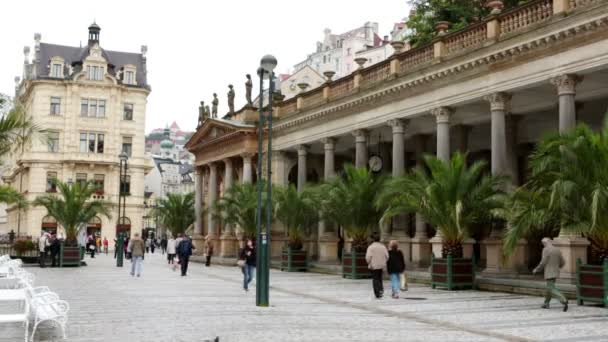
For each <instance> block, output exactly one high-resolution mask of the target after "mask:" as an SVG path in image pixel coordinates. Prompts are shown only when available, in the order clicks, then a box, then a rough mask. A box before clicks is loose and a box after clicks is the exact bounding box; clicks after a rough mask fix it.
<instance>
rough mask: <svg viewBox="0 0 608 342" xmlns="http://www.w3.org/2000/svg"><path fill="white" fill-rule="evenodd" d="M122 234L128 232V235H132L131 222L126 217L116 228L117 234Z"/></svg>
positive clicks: (122, 218)
mask: <svg viewBox="0 0 608 342" xmlns="http://www.w3.org/2000/svg"><path fill="white" fill-rule="evenodd" d="M121 232H126V233H127V234H130V233H131V220H130V219H129V218H128V217H126V216H123V217H121V218H120V219H119V220H118V225H117V226H116V233H121Z"/></svg>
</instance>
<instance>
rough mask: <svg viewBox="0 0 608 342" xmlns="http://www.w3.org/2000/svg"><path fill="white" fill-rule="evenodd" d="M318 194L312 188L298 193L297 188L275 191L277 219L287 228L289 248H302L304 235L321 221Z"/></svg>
mask: <svg viewBox="0 0 608 342" xmlns="http://www.w3.org/2000/svg"><path fill="white" fill-rule="evenodd" d="M315 195H316V193H315V191H314V190H313V189H312V188H308V187H307V188H304V190H303V191H302V192H298V190H297V189H296V187H295V186H293V185H289V186H286V187H276V188H274V189H273V197H274V202H275V210H274V212H275V217H276V218H277V219H278V220H279V221H281V222H282V223H283V224H284V225H285V227H286V228H287V233H288V237H289V247H290V248H292V249H296V250H298V249H301V248H302V239H303V235H304V234H305V233H306V231H307V230H308V229H310V228H311V227H312V226H313V225H314V224H316V223H317V222H318V221H319V209H318V207H317V201H316V199H317V197H316V196H315Z"/></svg>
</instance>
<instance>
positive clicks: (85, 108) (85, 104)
mask: <svg viewBox="0 0 608 342" xmlns="http://www.w3.org/2000/svg"><path fill="white" fill-rule="evenodd" d="M80 115H81V116H87V115H89V100H88V99H82V100H80Z"/></svg>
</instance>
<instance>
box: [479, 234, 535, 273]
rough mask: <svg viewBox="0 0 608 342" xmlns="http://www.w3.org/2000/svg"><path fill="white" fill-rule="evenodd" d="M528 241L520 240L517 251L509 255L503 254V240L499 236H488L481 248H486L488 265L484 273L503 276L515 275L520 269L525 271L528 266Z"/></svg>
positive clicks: (482, 242)
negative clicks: (506, 256)
mask: <svg viewBox="0 0 608 342" xmlns="http://www.w3.org/2000/svg"><path fill="white" fill-rule="evenodd" d="M527 244H528V243H527V242H526V240H524V239H521V240H519V242H518V243H517V247H516V248H515V252H513V254H512V255H511V256H510V257H509V258H505V257H504V256H503V247H502V246H503V241H502V239H501V238H498V237H488V238H487V239H485V240H483V241H481V248H482V250H485V257H486V267H485V269H484V270H483V272H482V274H484V275H489V276H494V275H500V276H501V277H515V276H516V275H517V273H518V271H525V270H526V268H527V266H526V262H527V255H526V254H527V249H526V246H527Z"/></svg>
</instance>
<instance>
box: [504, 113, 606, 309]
mask: <svg viewBox="0 0 608 342" xmlns="http://www.w3.org/2000/svg"><path fill="white" fill-rule="evenodd" d="M607 169H608V118H607V120H605V122H604V126H603V128H602V129H601V130H600V131H599V132H594V131H593V130H591V129H590V128H589V127H587V126H585V125H579V126H578V127H577V128H576V129H574V130H573V131H571V132H568V133H565V134H553V135H550V136H547V137H546V138H544V139H543V140H542V141H541V142H540V143H539V145H538V147H537V149H536V150H535V151H534V152H533V153H532V155H531V156H530V171H531V174H530V180H529V182H528V183H527V184H526V185H525V189H526V191H528V192H530V193H532V194H533V196H531V198H530V199H527V198H524V199H523V200H520V202H521V203H520V204H519V207H515V208H512V210H510V211H509V214H510V215H511V220H510V221H511V223H510V226H511V228H510V229H509V231H508V232H507V239H506V240H505V252H506V253H511V252H512V250H513V249H512V248H511V244H512V241H513V240H515V239H517V238H521V237H524V236H525V234H528V233H529V232H531V231H534V230H535V229H538V222H539V221H540V220H541V219H542V220H544V222H550V223H552V224H553V225H555V226H556V227H558V228H559V229H560V230H561V232H567V233H572V234H576V235H579V236H580V235H582V236H584V237H586V238H587V239H588V240H589V242H590V243H591V245H590V248H589V252H590V253H589V264H588V265H579V267H578V272H577V273H578V277H579V282H578V283H579V284H580V286H581V287H580V288H579V291H578V295H579V302H582V301H583V300H588V301H599V302H602V303H605V304H608V303H607V302H606V299H605V298H606V296H608V281H606V279H608V275H604V274H605V273H606V272H607V271H608V173H606V170H607ZM522 206H534V207H536V208H538V210H537V211H536V212H530V211H525V210H522V209H520V208H521V207H522ZM517 209H520V210H517ZM540 222H543V221H540ZM602 263H604V264H605V265H604V266H602ZM589 272H591V273H589ZM593 272H595V273H596V274H594V273H593ZM598 284H603V285H600V286H599V287H600V288H601V287H603V291H602V290H599V289H593V288H590V287H587V286H589V285H596V286H597V285H598Z"/></svg>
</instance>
